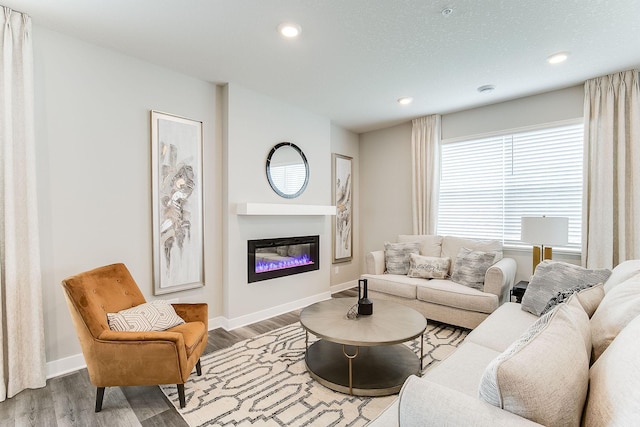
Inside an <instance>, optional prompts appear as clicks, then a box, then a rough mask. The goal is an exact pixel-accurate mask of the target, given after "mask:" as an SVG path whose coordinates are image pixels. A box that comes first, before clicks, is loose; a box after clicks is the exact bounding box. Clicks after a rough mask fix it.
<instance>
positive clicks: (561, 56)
mask: <svg viewBox="0 0 640 427" xmlns="http://www.w3.org/2000/svg"><path fill="white" fill-rule="evenodd" d="M568 57H569V52H558V53H554V54H553V55H551V56H550V57H548V58H547V62H548V63H549V64H559V63H561V62H564V61H566V60H567V58H568Z"/></svg>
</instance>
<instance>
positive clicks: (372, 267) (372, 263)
mask: <svg viewBox="0 0 640 427" xmlns="http://www.w3.org/2000/svg"><path fill="white" fill-rule="evenodd" d="M384 268H385V263H384V251H373V252H369V253H368V254H367V256H366V271H365V273H367V274H384Z"/></svg>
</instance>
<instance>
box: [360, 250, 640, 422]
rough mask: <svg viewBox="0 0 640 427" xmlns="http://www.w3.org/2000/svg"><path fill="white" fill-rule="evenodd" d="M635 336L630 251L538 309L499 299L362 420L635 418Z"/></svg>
mask: <svg viewBox="0 0 640 427" xmlns="http://www.w3.org/2000/svg"><path fill="white" fill-rule="evenodd" d="M536 274H538V270H536ZM525 296H526V294H525ZM590 315H591V316H590ZM638 337H640V260H634V261H626V262H624V263H622V264H620V265H619V266H617V267H616V268H615V269H614V270H613V272H612V274H611V276H610V277H609V278H608V280H607V281H606V282H605V283H604V285H596V286H592V287H590V288H588V289H584V290H582V291H580V292H578V293H575V294H572V295H571V296H570V297H569V298H568V299H567V300H565V301H563V302H561V303H559V304H557V305H556V306H555V307H553V308H552V309H551V310H550V311H549V313H547V314H545V315H543V316H541V317H538V316H536V315H534V314H531V313H529V312H527V311H524V310H523V309H522V307H521V305H520V304H516V303H512V302H509V303H505V304H504V305H502V306H500V307H499V308H498V309H497V310H496V311H495V312H493V313H492V314H491V315H490V316H489V317H488V318H487V319H486V320H485V321H484V322H482V323H481V324H480V325H479V326H478V327H477V328H476V329H474V330H473V331H472V332H471V333H470V334H469V335H468V336H467V338H466V339H465V341H464V342H463V343H462V344H461V345H460V346H459V347H458V348H457V349H456V351H455V352H453V353H452V354H451V355H450V356H449V357H448V358H446V359H445V360H443V361H442V362H440V363H439V364H438V365H436V366H435V367H433V368H431V369H429V370H428V371H427V372H426V373H425V374H424V375H423V377H422V378H418V377H416V376H412V377H409V379H407V381H406V382H405V384H404V386H403V388H402V390H401V392H400V395H399V398H398V399H397V400H396V401H395V402H394V403H393V404H392V405H391V406H390V407H389V408H387V410H386V411H384V412H383V413H382V414H381V415H380V416H379V417H378V418H377V419H375V420H374V421H373V422H372V423H370V424H369V425H370V427H382V426H384V427H390V426H398V425H400V426H403V427H411V426H431V425H433V426H441V425H452V426H453V425H473V426H492V427H493V426H529V425H562V426H579V425H584V426H631V425H640V404H639V403H638V402H640V367H639V366H640V365H639V364H638V356H639V355H640V340H639V339H638Z"/></svg>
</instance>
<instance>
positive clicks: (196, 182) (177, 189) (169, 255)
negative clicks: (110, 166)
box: [151, 110, 204, 295]
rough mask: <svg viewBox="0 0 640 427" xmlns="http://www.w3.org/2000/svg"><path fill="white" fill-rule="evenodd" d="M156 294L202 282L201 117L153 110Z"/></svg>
mask: <svg viewBox="0 0 640 427" xmlns="http://www.w3.org/2000/svg"><path fill="white" fill-rule="evenodd" d="M151 184H152V185H151V199H152V200H151V206H152V210H153V214H152V216H153V233H152V234H153V276H154V277H153V279H154V295H160V294H166V293H170V292H177V291H182V290H185V289H192V288H197V287H201V286H204V226H203V216H204V212H203V187H202V122H199V121H195V120H190V119H186V118H183V117H178V116H174V115H172V114H167V113H161V112H159V111H153V110H152V111H151Z"/></svg>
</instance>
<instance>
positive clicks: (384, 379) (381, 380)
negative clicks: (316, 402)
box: [305, 340, 420, 396]
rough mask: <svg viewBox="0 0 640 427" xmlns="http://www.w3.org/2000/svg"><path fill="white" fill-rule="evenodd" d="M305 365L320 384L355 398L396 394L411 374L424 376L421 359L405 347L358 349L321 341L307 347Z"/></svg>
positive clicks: (402, 345)
mask: <svg viewBox="0 0 640 427" xmlns="http://www.w3.org/2000/svg"><path fill="white" fill-rule="evenodd" d="M343 347H344V349H343ZM354 355H356V356H355V357H353V356H354ZM305 362H306V364H307V370H308V371H309V373H310V374H311V376H312V377H313V378H314V379H315V380H316V381H318V382H319V383H320V384H322V385H324V386H325V387H327V388H330V389H331V390H335V391H338V392H341V393H345V394H353V395H355V396H387V395H390V394H395V393H398V392H399V391H400V389H401V388H402V384H403V383H404V381H405V380H406V379H407V377H409V375H420V358H418V357H416V354H415V353H414V352H413V351H412V350H411V349H410V348H409V347H407V346H406V345H404V344H395V345H384V346H372V347H368V346H367V347H362V346H361V347H355V346H349V345H346V346H343V345H342V344H336V343H333V342H330V341H326V340H319V341H316V342H315V343H313V344H311V345H310V346H309V348H307V353H306V356H305ZM350 364H351V366H350ZM350 369H351V370H352V372H349V370H350ZM350 378H351V380H352V382H351V384H349V379H350Z"/></svg>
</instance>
